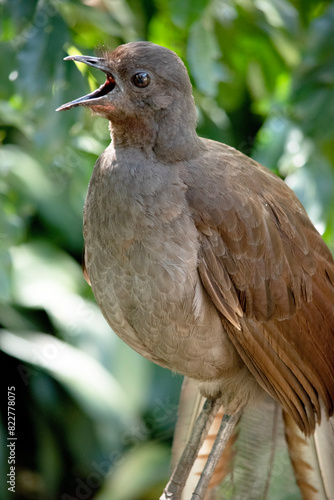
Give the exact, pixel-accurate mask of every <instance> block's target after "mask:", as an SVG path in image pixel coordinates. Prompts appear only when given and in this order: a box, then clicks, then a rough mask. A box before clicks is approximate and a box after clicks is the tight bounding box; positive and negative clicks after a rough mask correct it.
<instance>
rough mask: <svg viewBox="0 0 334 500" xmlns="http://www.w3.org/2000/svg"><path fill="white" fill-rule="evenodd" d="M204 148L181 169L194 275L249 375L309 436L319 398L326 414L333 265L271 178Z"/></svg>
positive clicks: (234, 156)
mask: <svg viewBox="0 0 334 500" xmlns="http://www.w3.org/2000/svg"><path fill="white" fill-rule="evenodd" d="M206 147H207V153H206V154H204V155H202V157H201V158H200V159H196V160H194V161H193V162H191V163H190V164H189V165H187V172H188V174H187V175H188V180H187V184H188V192H187V197H188V202H189V206H190V208H191V210H192V214H193V217H194V221H195V224H196V226H197V229H198V238H199V243H200V246H199V258H198V269H199V275H200V278H201V280H202V283H203V285H204V287H205V289H206V291H207V292H208V294H209V295H210V297H211V299H212V301H213V302H214V304H215V306H216V307H217V309H218V310H219V311H220V313H221V315H222V320H223V321H224V322H225V324H226V331H227V333H228V335H229V337H230V340H231V341H232V342H233V344H234V346H235V347H236V349H237V351H238V352H239V354H240V356H241V357H242V358H243V360H244V362H245V363H246V365H247V366H248V368H249V369H250V371H251V372H252V373H253V375H254V376H255V377H256V379H257V380H258V382H259V383H260V384H261V386H262V387H264V388H265V389H266V390H267V391H268V392H269V393H270V394H271V395H272V396H273V397H274V398H275V399H276V400H278V401H279V402H280V403H281V404H282V406H283V407H284V408H285V409H286V411H288V412H289V413H290V414H291V415H293V416H294V418H295V420H296V422H298V424H299V425H300V427H301V428H302V429H303V430H304V431H306V432H310V431H311V430H312V429H313V428H314V425H315V422H314V411H315V412H316V413H317V414H318V415H320V409H319V403H318V396H319V395H320V396H321V398H322V399H323V400H324V403H325V406H326V408H327V411H328V412H329V413H330V414H331V413H332V412H333V398H334V374H333V362H334V351H333V333H334V262H333V259H332V257H331V254H330V252H329V250H328V248H327V247H326V245H325V243H324V242H323V240H322V238H321V236H320V235H319V233H318V232H317V231H316V230H315V228H314V227H313V225H312V224H311V222H310V220H309V219H308V217H307V215H306V213H305V210H304V209H303V207H302V205H301V204H300V202H299V201H298V200H297V198H296V197H295V195H294V194H293V192H292V191H291V190H290V189H289V188H288V187H287V186H286V185H285V184H284V183H283V182H282V181H281V180H280V179H279V178H278V177H277V176H274V175H273V174H272V173H271V172H269V171H268V170H266V169H264V168H263V167H262V166H260V165H259V164H257V163H256V162H254V161H253V160H250V159H249V158H247V157H245V156H244V155H242V154H241V153H238V152H237V151H235V150H232V148H229V147H227V146H224V145H221V144H219V143H215V142H213V141H207V142H206ZM199 178H200V179H201V182H199Z"/></svg>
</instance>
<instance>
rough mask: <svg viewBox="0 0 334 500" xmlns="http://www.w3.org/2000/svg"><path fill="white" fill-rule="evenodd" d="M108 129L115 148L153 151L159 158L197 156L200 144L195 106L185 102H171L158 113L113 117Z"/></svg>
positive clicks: (180, 158) (166, 160) (170, 159)
mask: <svg viewBox="0 0 334 500" xmlns="http://www.w3.org/2000/svg"><path fill="white" fill-rule="evenodd" d="M190 104H192V103H190ZM110 131H111V137H112V141H113V145H114V148H115V149H118V148H131V149H138V150H141V151H144V152H145V153H146V154H152V153H153V154H154V155H155V156H156V157H157V158H158V159H159V160H160V161H163V162H175V161H184V160H188V159H190V158H193V157H194V156H197V155H198V154H199V152H200V150H201V148H202V145H201V140H200V138H199V137H198V135H197V133H196V110H195V108H194V107H193V106H189V103H186V102H184V103H182V105H180V103H178V105H175V106H174V105H172V106H171V107H170V108H169V109H167V110H166V111H165V112H161V113H159V114H157V113H155V114H154V113H143V114H140V115H138V116H134V117H131V118H129V117H124V119H119V120H117V121H116V120H113V121H112V122H110Z"/></svg>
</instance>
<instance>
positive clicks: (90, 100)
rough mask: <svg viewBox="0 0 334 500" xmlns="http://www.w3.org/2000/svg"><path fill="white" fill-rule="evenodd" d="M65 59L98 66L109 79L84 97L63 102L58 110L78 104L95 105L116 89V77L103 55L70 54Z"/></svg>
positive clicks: (94, 66)
mask: <svg viewBox="0 0 334 500" xmlns="http://www.w3.org/2000/svg"><path fill="white" fill-rule="evenodd" d="M64 60H65V61H78V62H82V63H85V64H87V65H88V66H92V67H93V68H97V69H99V70H101V71H103V72H104V73H106V75H107V80H106V81H105V83H104V84H103V85H101V87H100V88H98V89H97V90H94V92H91V93H90V94H87V95H85V96H83V97H79V98H78V99H75V100H74V101H71V102H68V103H66V104H63V105H62V106H60V107H59V108H57V109H56V111H64V110H67V109H71V108H74V107H76V106H94V105H95V104H99V103H100V102H101V100H102V98H103V97H104V96H105V95H107V94H109V92H111V91H112V90H114V88H115V86H116V82H115V79H114V77H113V75H112V74H111V72H110V64H108V63H107V61H106V60H105V59H104V58H102V57H91V56H68V57H65V59H64Z"/></svg>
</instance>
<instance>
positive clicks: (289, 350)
mask: <svg viewBox="0 0 334 500" xmlns="http://www.w3.org/2000/svg"><path fill="white" fill-rule="evenodd" d="M66 59H70V60H74V61H79V62H83V63H85V64H88V65H89V66H92V67H95V68H98V69H100V70H102V71H103V72H104V73H105V74H106V76H107V79H106V82H105V84H104V85H102V86H101V87H100V88H99V89H98V90H96V91H95V92H92V93H91V94H88V95H86V96H84V97H80V98H79V99H76V100H74V101H72V102H70V103H68V104H64V105H63V106H61V107H60V108H58V109H59V110H65V109H71V108H73V107H75V106H86V107H89V108H90V109H91V110H92V111H94V112H96V113H98V114H100V115H102V116H104V117H105V118H107V119H108V120H109V121H110V131H111V138H112V142H111V144H110V146H109V147H108V148H107V149H106V150H105V151H104V152H103V153H102V155H101V156H100V158H99V159H98V160H97V162H96V165H95V167H94V171H93V174H92V178H91V181H90V184H89V188H88V193H87V198H86V203H85V208H84V239H85V258H84V265H85V272H86V275H87V276H88V277H89V281H90V282H91V285H92V289H93V292H94V295H95V297H96V300H97V303H98V304H99V306H100V308H101V310H102V313H103V314H104V316H105V318H106V320H107V321H108V323H109V324H110V326H111V327H112V329H113V330H114V331H115V332H116V333H117V335H119V336H120V337H121V338H122V339H123V340H124V341H125V342H126V343H127V344H128V345H130V346H131V347H132V348H133V349H135V350H136V351H137V352H139V353H140V354H142V355H143V356H144V357H146V358H148V359H150V360H151V361H153V362H155V363H157V364H159V365H160V366H163V367H166V368H170V369H171V370H173V371H176V372H179V373H181V374H183V375H185V376H186V377H188V378H190V379H193V380H196V381H197V382H198V385H199V391H200V393H201V394H202V395H203V396H204V397H205V398H208V400H207V403H206V406H205V408H204V410H203V412H202V414H201V416H200V417H199V420H198V422H197V424H196V426H195V429H194V432H193V435H192V438H191V444H190V446H188V447H186V450H185V452H184V456H183V459H181V465H180V466H179V467H178V468H177V470H176V471H175V472H174V474H173V476H172V479H171V481H170V483H169V484H168V485H167V487H166V489H165V492H164V494H163V496H162V497H161V498H173V499H177V498H180V494H181V490H182V488H183V485H184V482H185V480H186V476H187V475H188V473H189V470H190V468H191V464H192V462H193V461H194V459H195V458H196V455H197V452H198V449H199V447H200V445H201V442H202V441H203V436H204V434H205V429H206V428H207V426H208V425H209V424H208V422H209V423H210V422H211V420H210V419H212V418H213V417H214V415H215V413H216V412H217V411H218V409H219V407H220V406H221V405H223V408H224V414H225V416H224V419H223V425H222V430H221V432H220V434H218V438H217V440H216V445H217V447H218V448H217V450H216V452H215V453H213V454H212V457H213V458H211V462H210V461H209V465H208V468H209V469H210V470H207V471H206V472H204V474H203V477H204V480H203V481H204V483H203V485H202V484H201V485H199V486H198V489H197V490H196V492H195V493H194V495H193V497H192V498H194V499H195V498H196V499H199V498H202V497H203V495H204V491H205V489H206V487H207V482H208V478H209V476H210V475H211V473H212V470H213V469H214V468H215V466H216V461H217V460H218V458H219V456H220V455H221V452H222V449H223V447H224V446H223V444H224V441H226V440H227V439H228V436H229V434H230V433H231V430H232V427H233V425H234V423H235V422H236V421H237V420H238V417H239V415H240V412H241V411H242V410H243V409H244V408H245V407H249V406H251V405H254V404H255V405H256V404H257V401H260V400H261V398H262V397H264V395H265V393H268V394H269V395H270V396H271V397H272V398H273V399H274V400H275V401H276V402H277V403H279V405H280V406H281V407H282V408H283V410H284V412H285V414H286V415H287V416H288V418H289V419H290V420H291V421H292V422H293V423H294V425H296V426H298V428H299V429H300V430H301V431H302V432H303V433H304V434H305V435H306V436H309V435H311V434H312V433H313V432H314V431H315V428H316V425H317V423H320V417H321V411H322V410H321V409H322V408H323V413H324V414H325V415H326V416H327V417H329V416H330V415H332V414H333V410H334V371H333V364H334V363H333V362H334V346H333V332H334V262H333V258H332V256H331V253H330V251H329V250H328V248H327V247H326V245H325V243H324V242H323V240H322V238H321V236H320V235H319V233H318V232H317V231H316V229H315V228H314V227H313V225H312V223H311V222H310V220H309V218H308V216H307V214H306V212H305V210H304V208H303V207H302V205H301V203H300V202H299V201H298V199H297V198H296V196H295V195H294V193H293V192H292V191H291V190H290V189H289V188H288V187H287V185H286V184H285V183H284V182H283V181H282V180H281V179H279V178H278V177H277V176H275V175H274V174H273V173H271V172H270V171H269V170H267V169H266V168H264V167H263V166H261V165H260V164H258V163H257V162H255V161H253V160H251V159H250V158H248V157H246V156H245V155H243V154H242V153H240V152H238V151H236V150H235V149H233V148H231V147H229V146H226V145H225V144H221V143H218V142H215V141H211V140H208V139H202V138H200V137H198V135H197V133H196V108H195V104H194V100H193V96H192V88H191V84H190V80H189V77H188V73H187V71H186V68H185V66H184V64H183V63H182V61H181V60H180V59H179V57H178V56H177V55H176V54H175V53H174V52H172V51H170V50H168V49H166V48H164V47H160V46H158V45H154V44H151V43H148V42H134V43H129V44H126V45H122V46H120V47H118V48H116V50H114V51H113V52H106V53H104V54H103V56H102V57H98V58H97V57H90V56H70V57H67V58H66ZM325 418H326V417H325ZM224 428H225V431H224ZM226 429H227V431H226ZM221 434H223V435H224V436H223V438H222V437H221ZM216 445H215V446H216ZM328 498H329V497H328Z"/></svg>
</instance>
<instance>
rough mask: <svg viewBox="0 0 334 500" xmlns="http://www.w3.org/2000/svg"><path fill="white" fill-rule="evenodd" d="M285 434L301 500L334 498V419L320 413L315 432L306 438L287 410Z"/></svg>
mask: <svg viewBox="0 0 334 500" xmlns="http://www.w3.org/2000/svg"><path fill="white" fill-rule="evenodd" d="M283 417H284V424H285V436H286V440H287V443H288V448H289V454H290V459H291V463H292V467H293V470H294V473H295V477H296V481H297V484H298V486H299V488H300V491H301V494H302V497H303V500H333V499H334V430H333V419H330V420H327V419H326V417H325V415H323V418H322V422H321V425H318V426H317V427H316V430H315V433H314V435H312V436H311V437H309V438H306V437H305V436H304V435H303V434H302V433H301V431H300V429H299V428H298V426H297V425H296V423H295V422H294V420H293V419H292V418H291V416H290V415H288V414H287V413H286V412H284V414H283Z"/></svg>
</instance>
